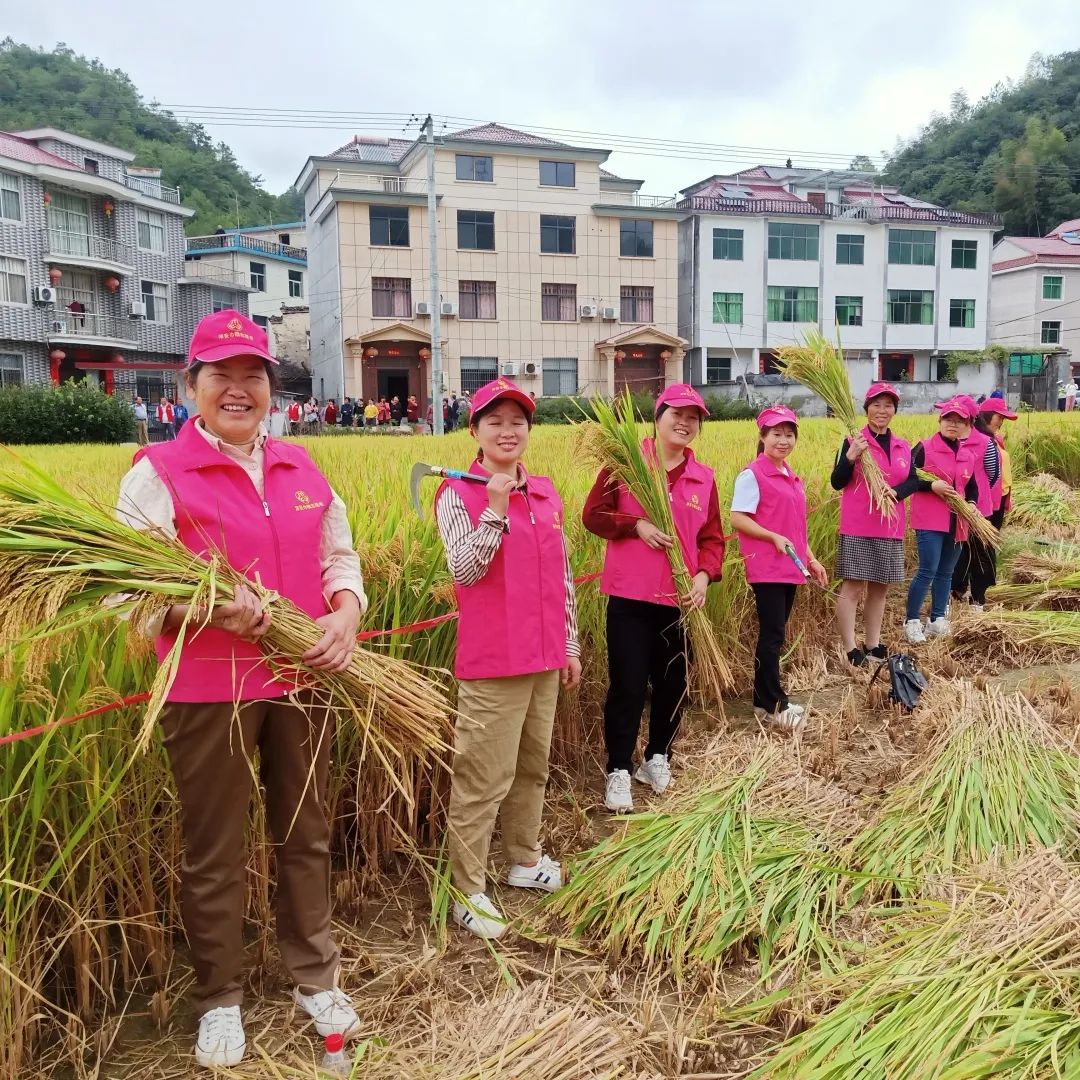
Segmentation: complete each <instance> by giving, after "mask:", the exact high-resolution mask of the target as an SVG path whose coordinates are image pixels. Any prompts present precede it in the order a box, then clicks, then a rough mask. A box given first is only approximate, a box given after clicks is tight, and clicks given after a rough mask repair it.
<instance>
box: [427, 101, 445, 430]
mask: <svg viewBox="0 0 1080 1080" xmlns="http://www.w3.org/2000/svg"><path fill="white" fill-rule="evenodd" d="M424 130H425V131H426V132H427V216H428V263H429V274H430V278H431V282H430V284H431V430H432V432H433V433H434V434H435V435H441V434H442V433H443V417H442V403H443V394H442V325H441V317H440V316H441V311H442V307H441V305H442V295H441V293H440V292H439V230H438V221H437V219H436V212H435V121H434V120H432V118H431V114H430V113H428V117H427V119H426V120H425V121H424Z"/></svg>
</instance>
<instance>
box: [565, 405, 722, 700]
mask: <svg viewBox="0 0 1080 1080" xmlns="http://www.w3.org/2000/svg"><path fill="white" fill-rule="evenodd" d="M592 407H593V410H594V412H595V415H596V420H595V422H594V421H588V422H585V423H583V424H582V425H581V430H582V442H583V447H584V449H585V452H586V454H587V455H588V456H589V458H590V459H591V460H592V461H593V463H594V464H595V465H596V466H597V468H601V469H607V470H608V472H609V473H610V474H611V476H612V477H613V478H614V479H615V480H617V481H618V482H619V483H622V484H625V485H626V487H627V489H628V490H629V491H630V494H631V495H633V496H634V498H635V499H637V501H638V502H639V503H641V506H642V508H643V509H644V510H645V513H646V514H647V515H648V518H649V521H651V522H652V524H653V525H655V526H656V527H657V528H658V529H659V530H660V531H661V532H663V533H666V534H667V535H668V536H671V537H677V536H678V535H679V531H678V529H677V528H676V527H675V519H674V518H673V517H672V514H671V498H670V496H669V493H668V486H667V472H666V470H665V469H664V463H663V462H662V461H661V460H660V458H659V455H658V454H656V453H654V452H650V453H646V452H645V451H644V450H643V448H642V444H641V434H640V432H639V431H638V426H637V424H636V422H635V421H634V408H633V400H632V398H631V397H630V394H629V391H627V392H626V393H625V394H624V396H623V397H622V399H621V400H620V401H619V402H618V403H617V404H614V405H613V404H611V403H610V402H607V401H604V400H603V399H601V398H596V399H594V400H593V403H592ZM667 556H668V559H669V561H670V563H671V572H672V575H673V576H674V578H675V588H676V591H677V592H678V594H679V598H680V600H681V601H685V597H686V596H687V595H688V594H689V592H690V589H691V586H692V585H693V575H692V574H691V573H690V568H689V567H688V566H687V565H686V559H685V557H684V555H683V551H682V545H681V544H678V543H676V544H673V545H672V546H671V547H670V548H668V550H667ZM683 622H684V625H685V627H686V636H687V638H688V640H689V643H690V649H689V656H688V659H689V661H690V685H691V686H693V687H694V689H695V691H696V692H697V693H698V694H699V695H700V697H701V698H702V700H703V701H706V702H712V703H715V704H716V705H720V703H721V700H722V698H723V697H724V695H725V694H727V693H730V692H731V691H732V690H733V689H734V688H735V679H734V676H733V674H732V671H731V666H730V665H729V664H728V661H727V657H726V656H725V655H724V650H723V648H722V646H721V644H720V637H719V635H718V634H717V632H716V628H715V627H714V625H713V622H712V620H711V619H710V618H709V616H708V615H707V614H706V612H705V611H704V609H702V608H694V607H690V606H689V605H687V604H685V602H684V603H683Z"/></svg>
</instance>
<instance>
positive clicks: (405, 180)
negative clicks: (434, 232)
mask: <svg viewBox="0 0 1080 1080" xmlns="http://www.w3.org/2000/svg"><path fill="white" fill-rule="evenodd" d="M339 183H340V184H341V186H342V187H343V188H349V189H350V190H352V191H381V192H383V193H384V194H386V195H427V178H426V177H423V176H385V175H382V176H380V175H375V174H373V173H370V174H367V175H363V174H361V175H359V176H357V175H356V174H354V173H347V174H345V175H344V176H342V177H341V180H340V181H339Z"/></svg>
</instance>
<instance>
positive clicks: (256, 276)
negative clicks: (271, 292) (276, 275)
mask: <svg viewBox="0 0 1080 1080" xmlns="http://www.w3.org/2000/svg"><path fill="white" fill-rule="evenodd" d="M248 272H249V276H250V278H251V287H252V288H253V289H258V290H259V292H266V263H260V262H253V263H248Z"/></svg>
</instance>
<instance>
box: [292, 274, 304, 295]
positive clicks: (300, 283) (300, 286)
mask: <svg viewBox="0 0 1080 1080" xmlns="http://www.w3.org/2000/svg"><path fill="white" fill-rule="evenodd" d="M293 274H295V275H296V278H295V279H294V278H293ZM293 286H296V291H295V292H294V291H293ZM289 298H290V299H291V300H303V299H304V271H303V270H290V271H289Z"/></svg>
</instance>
